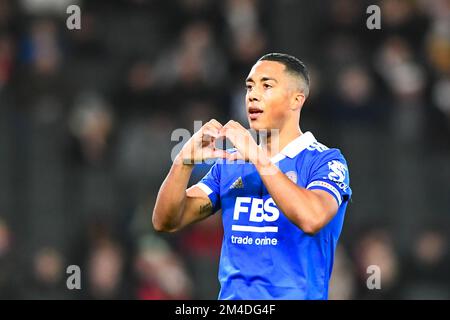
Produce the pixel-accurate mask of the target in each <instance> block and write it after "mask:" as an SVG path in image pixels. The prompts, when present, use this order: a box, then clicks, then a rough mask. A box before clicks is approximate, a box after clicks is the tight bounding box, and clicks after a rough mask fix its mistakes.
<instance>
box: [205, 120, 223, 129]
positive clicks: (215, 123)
mask: <svg viewBox="0 0 450 320" xmlns="http://www.w3.org/2000/svg"><path fill="white" fill-rule="evenodd" d="M205 126H206V127H213V128H216V129H217V130H220V129H221V128H222V127H223V126H222V124H221V123H220V122H219V121H217V120H216V119H211V120H210V121H208V122H207V123H206V124H205Z"/></svg>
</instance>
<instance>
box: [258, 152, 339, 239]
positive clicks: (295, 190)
mask: <svg viewBox="0 0 450 320" xmlns="http://www.w3.org/2000/svg"><path fill="white" fill-rule="evenodd" d="M256 168H257V170H258V172H259V173H260V176H261V179H262V181H263V183H264V185H265V186H266V188H267V191H268V192H269V193H270V195H271V196H272V199H273V200H274V201H275V203H276V204H277V206H278V208H279V209H280V210H281V211H282V212H283V213H284V214H285V215H286V216H287V218H288V219H289V220H291V221H292V222H293V223H294V224H295V225H297V226H298V227H299V228H300V229H302V230H303V231H304V232H305V233H308V234H315V233H317V232H319V231H320V230H321V229H322V228H323V227H324V226H326V225H327V224H328V222H329V221H330V220H331V219H332V218H333V217H334V216H335V214H336V212H337V210H338V208H339V206H338V203H337V201H336V199H335V198H334V197H333V196H332V195H331V194H330V193H328V192H326V191H324V190H308V189H305V188H302V187H300V186H298V185H297V184H295V183H294V182H292V181H291V180H290V179H289V178H288V177H287V176H286V175H285V174H283V173H282V172H281V171H280V170H279V169H278V168H277V167H276V166H275V165H274V164H273V163H272V162H270V161H263V162H260V163H257V164H256ZM267 172H271V173H273V174H265V173H267Z"/></svg>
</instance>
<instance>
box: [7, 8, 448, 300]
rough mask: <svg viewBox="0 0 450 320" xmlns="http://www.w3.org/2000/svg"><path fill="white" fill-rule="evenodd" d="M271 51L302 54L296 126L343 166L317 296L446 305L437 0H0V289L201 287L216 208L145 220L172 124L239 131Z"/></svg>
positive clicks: (189, 291) (443, 56)
mask: <svg viewBox="0 0 450 320" xmlns="http://www.w3.org/2000/svg"><path fill="white" fill-rule="evenodd" d="M71 4H76V5H79V6H80V8H81V30H68V28H67V27H66V19H67V18H68V17H69V14H67V13H66V8H67V6H69V5H71ZM371 4H377V5H379V6H380V8H381V30H368V29H367V27H366V19H367V18H368V17H369V15H368V14H367V13H366V8H367V6H368V5H371ZM268 52H285V53H289V54H293V55H295V56H297V57H298V58H300V59H301V60H303V61H304V62H305V63H306V64H307V66H308V67H309V69H310V73H311V79H312V85H311V96H310V98H309V99H308V100H307V102H306V104H305V106H304V109H303V112H302V120H301V128H302V130H303V131H312V132H313V133H314V135H315V136H316V137H317V138H318V139H319V140H320V141H321V142H323V143H324V144H326V145H328V146H330V147H335V146H337V147H339V148H340V149H341V150H342V152H343V153H344V155H345V156H346V158H347V160H348V162H349V167H350V174H351V186H352V189H353V193H354V195H353V200H352V203H351V204H350V205H349V207H348V210H347V215H346V221H345V224H344V229H343V231H342V236H341V241H340V244H339V247H338V249H337V254H336V262H335V266H334V271H333V278H332V281H331V287H330V299H429V298H430V299H431V298H433V299H450V246H449V230H450V1H449V0H416V1H412V0H411V1H407V0H383V1H375V0H374V1H360V0H354V1H353V0H321V1H295V0H277V1H262V0H259V1H258V0H223V1H212V0H173V1H172V0H171V1H163V0H121V1H107V0H96V1H81V0H40V1H37V0H18V1H15V0H0V298H3V299H216V298H217V293H218V290H219V284H218V281H217V270H218V261H219V255H220V245H221V240H222V231H221V217H220V213H219V214H216V215H214V216H213V217H211V218H209V219H207V220H205V221H204V222H202V223H200V224H197V225H195V226H192V227H189V228H187V229H186V230H184V231H181V232H179V233H175V234H169V235H167V234H158V233H156V232H154V231H153V228H152V226H151V214H152V210H153V205H154V201H155V198H156V194H157V191H158V188H159V186H160V184H161V182H162V181H163V179H164V177H165V175H166V174H167V172H168V170H169V168H170V165H171V152H172V149H173V148H174V147H175V146H176V145H177V144H178V143H179V141H178V140H176V141H172V139H171V133H172V132H173V130H174V129H176V128H185V129H187V130H188V131H189V132H191V133H192V132H193V130H194V124H193V123H194V121H195V120H199V121H203V122H206V121H208V120H210V119H211V118H216V119H218V120H219V121H221V122H226V121H228V120H229V119H234V120H237V121H240V122H241V123H242V124H244V125H245V126H248V124H247V121H246V117H245V105H244V95H245V85H244V79H245V77H246V76H247V74H248V72H249V70H250V68H251V66H252V65H253V64H254V62H255V61H256V60H257V59H258V58H259V57H260V56H261V55H263V54H265V53H268ZM207 170H208V167H207V166H198V167H197V168H196V169H195V171H194V174H193V177H192V183H193V182H196V181H197V180H198V179H199V178H200V177H202V175H203V174H204V173H205V172H206V171H207ZM73 264H75V265H79V266H80V267H81V276H82V281H81V286H82V288H81V290H72V291H71V290H68V289H67V288H66V279H67V277H68V274H66V268H67V266H69V265H73ZM369 265H378V266H379V267H380V269H381V290H369V289H368V288H367V286H366V280H367V278H368V276H369V274H367V267H368V266H369Z"/></svg>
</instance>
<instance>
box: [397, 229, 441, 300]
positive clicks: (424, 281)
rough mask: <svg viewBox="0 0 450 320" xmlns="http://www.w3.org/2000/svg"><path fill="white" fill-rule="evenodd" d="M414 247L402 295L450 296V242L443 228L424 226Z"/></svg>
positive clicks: (433, 297) (413, 296) (425, 297)
mask: <svg viewBox="0 0 450 320" xmlns="http://www.w3.org/2000/svg"><path fill="white" fill-rule="evenodd" d="M412 249H413V252H412V257H411V258H410V260H409V263H408V270H405V271H406V272H407V274H408V275H409V277H408V278H407V279H405V280H406V281H405V282H406V283H405V286H404V289H403V292H402V298H403V299H421V300H422V299H450V276H449V274H448V266H449V263H450V246H449V239H448V236H447V234H446V232H445V231H444V230H443V229H441V228H427V229H423V230H421V231H420V232H419V234H418V237H417V240H416V242H415V243H414V247H413V248H412Z"/></svg>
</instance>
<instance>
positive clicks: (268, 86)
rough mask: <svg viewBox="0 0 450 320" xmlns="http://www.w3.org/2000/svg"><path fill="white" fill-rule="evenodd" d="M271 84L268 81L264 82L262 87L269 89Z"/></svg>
mask: <svg viewBox="0 0 450 320" xmlns="http://www.w3.org/2000/svg"><path fill="white" fill-rule="evenodd" d="M270 88H272V86H271V85H270V84H268V83H264V89H270Z"/></svg>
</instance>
